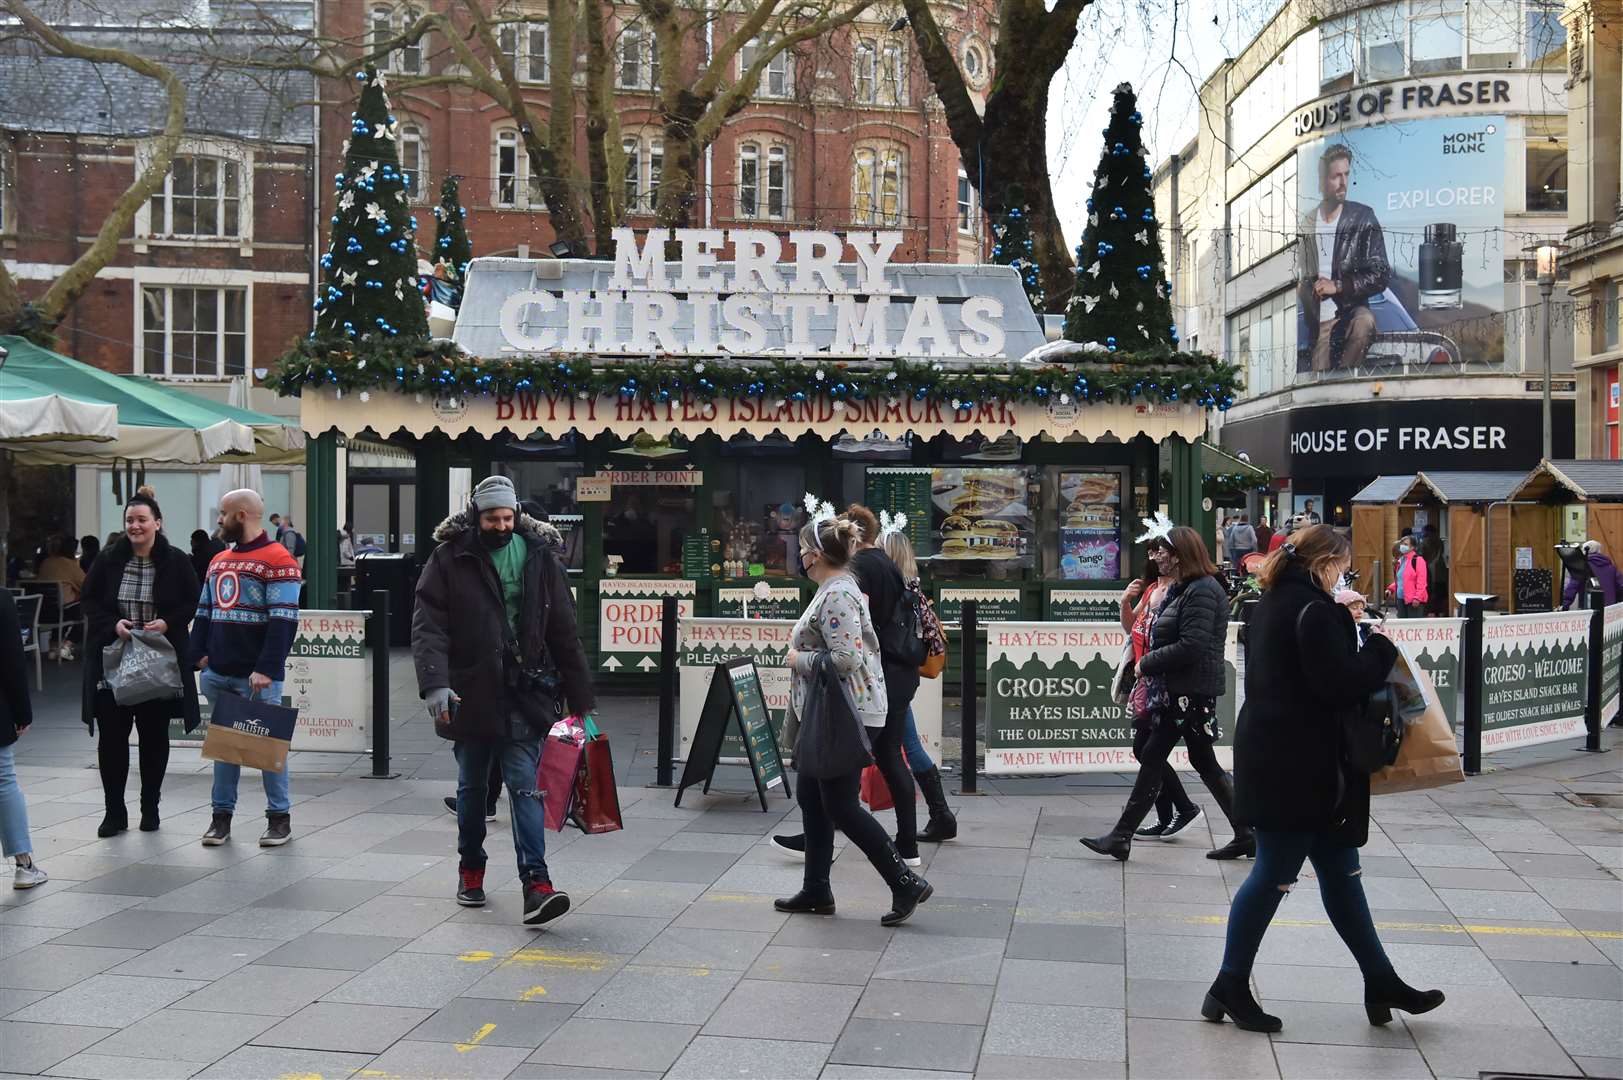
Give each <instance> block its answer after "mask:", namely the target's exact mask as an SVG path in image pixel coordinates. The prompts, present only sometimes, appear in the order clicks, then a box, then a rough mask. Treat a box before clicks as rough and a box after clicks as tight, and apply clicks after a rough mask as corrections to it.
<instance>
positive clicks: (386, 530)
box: [349, 480, 417, 555]
mask: <svg viewBox="0 0 1623 1080" xmlns="http://www.w3.org/2000/svg"><path fill="white" fill-rule="evenodd" d="M349 508H350V524H351V526H352V527H353V529H354V531H355V550H356V551H358V552H359V551H366V550H368V549H371V548H376V549H377V550H379V551H388V552H401V553H403V554H407V555H414V554H416V553H417V534H416V532H415V530H416V528H417V484H416V482H415V481H411V480H356V481H355V482H354V483H352V484H350V486H349Z"/></svg>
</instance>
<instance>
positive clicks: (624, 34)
mask: <svg viewBox="0 0 1623 1080" xmlns="http://www.w3.org/2000/svg"><path fill="white" fill-rule="evenodd" d="M615 79H616V84H617V85H618V86H619V87H620V88H621V89H622V90H652V89H656V88H657V87H658V86H659V57H658V56H655V55H653V43H652V42H650V41H649V40H648V38H647V35H645V34H644V33H643V30H642V27H640V26H628V27H626V28H625V29H624V30H622V31H620V58H619V63H618V65H617V72H616V75H615Z"/></svg>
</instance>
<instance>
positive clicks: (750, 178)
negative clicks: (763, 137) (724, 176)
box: [738, 142, 761, 218]
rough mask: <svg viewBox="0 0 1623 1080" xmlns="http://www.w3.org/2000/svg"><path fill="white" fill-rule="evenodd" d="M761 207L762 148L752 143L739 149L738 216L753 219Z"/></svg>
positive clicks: (743, 144) (741, 145) (744, 144)
mask: <svg viewBox="0 0 1623 1080" xmlns="http://www.w3.org/2000/svg"><path fill="white" fill-rule="evenodd" d="M760 206H761V148H760V147H759V146H757V145H755V144H754V143H752V142H747V143H741V144H740V145H739V147H738V216H739V217H742V218H752V217H755V216H756V214H758V213H759V212H760Z"/></svg>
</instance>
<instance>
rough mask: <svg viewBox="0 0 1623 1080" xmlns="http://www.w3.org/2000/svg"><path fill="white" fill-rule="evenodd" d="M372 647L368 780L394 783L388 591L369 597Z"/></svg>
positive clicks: (368, 629) (378, 592)
mask: <svg viewBox="0 0 1623 1080" xmlns="http://www.w3.org/2000/svg"><path fill="white" fill-rule="evenodd" d="M367 631H368V633H367V636H368V637H369V638H371V644H372V771H371V772H370V773H368V774H366V779H368V780H393V779H395V778H397V777H398V776H399V775H400V774H399V773H397V772H390V771H389V590H387V589H376V590H374V591H373V593H372V616H371V618H369V619H368V620H367Z"/></svg>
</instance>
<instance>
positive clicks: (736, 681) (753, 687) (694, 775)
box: [675, 657, 789, 811]
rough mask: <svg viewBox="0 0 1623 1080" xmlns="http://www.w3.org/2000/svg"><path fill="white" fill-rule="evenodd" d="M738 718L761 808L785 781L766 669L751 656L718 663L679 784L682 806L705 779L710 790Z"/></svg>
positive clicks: (677, 793)
mask: <svg viewBox="0 0 1623 1080" xmlns="http://www.w3.org/2000/svg"><path fill="white" fill-rule="evenodd" d="M734 717H736V718H737V720H738V734H739V737H740V738H742V739H743V741H744V748H745V751H746V756H747V757H748V759H749V767H750V775H752V776H753V777H754V778H755V793H756V795H758V796H759V797H760V800H761V809H762V810H763V811H764V810H766V808H767V806H766V792H767V789H768V788H772V787H776V786H778V785H780V784H783V755H782V754H780V753H779V751H778V736H777V733H776V732H774V731H773V730H772V716H771V714H770V713H769V712H767V708H766V694H765V693H764V692H763V691H762V689H761V673H760V672H758V671H756V670H755V661H754V660H751V659H749V658H748V657H740V658H738V659H736V660H727V661H723V662H721V663H718V664H717V665H716V668H715V671H714V672H713V673H712V674H711V676H710V693H709V694H708V695H706V697H705V699H704V711H703V712H702V713H701V714H700V715H699V727H698V729H697V730H696V731H694V733H693V746H692V747H691V748H690V749H689V750H688V760H687V764H686V765H684V766H683V768H682V782H681V783H680V784H678V785H677V786H676V803H675V805H677V806H681V805H682V792H683V791H685V790H687V789H688V788H690V787H692V786H693V785H694V784H697V783H699V782H700V781H701V780H702V781H704V792H705V794H706V795H708V794H709V793H710V781H711V778H712V774H713V773H714V772H715V771H716V764H717V760H718V759H719V758H720V757H721V742H722V740H723V739H724V738H726V736H727V722H728V720H730V719H732V718H734ZM783 789H784V790H783V794H784V796H785V797H789V788H788V785H787V784H783Z"/></svg>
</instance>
